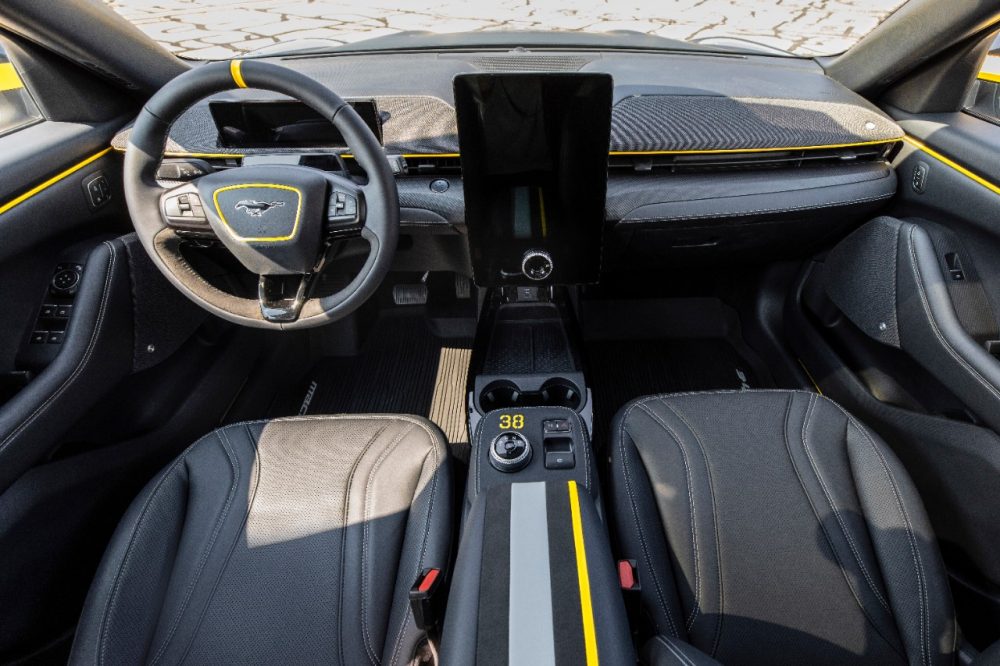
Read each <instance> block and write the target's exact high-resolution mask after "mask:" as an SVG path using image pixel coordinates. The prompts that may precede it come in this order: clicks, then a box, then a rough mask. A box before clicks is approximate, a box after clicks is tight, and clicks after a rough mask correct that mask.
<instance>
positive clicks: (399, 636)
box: [389, 437, 445, 664]
mask: <svg viewBox="0 0 1000 666" xmlns="http://www.w3.org/2000/svg"><path fill="white" fill-rule="evenodd" d="M433 439H434V440H436V442H437V444H440V445H445V443H444V442H442V441H441V440H440V439H439V438H438V437H434V438H433ZM431 453H432V454H434V470H435V471H434V472H432V474H431V490H430V500H429V501H428V503H427V512H426V513H425V514H424V530H423V541H422V543H421V546H420V558H419V560H418V562H417V570H416V572H415V573H414V575H413V578H414V579H416V577H417V576H419V575H420V572H421V571H422V570H423V567H424V557H425V556H426V554H427V541H428V535H429V534H430V524H431V515H432V514H433V512H434V502H435V500H436V499H437V487H438V472H437V470H438V463H439V462H440V460H439V456H438V446H435V445H434V443H433V442H432V444H431ZM418 483H419V480H418ZM414 492H416V490H414ZM411 506H412V500H411ZM407 521H409V517H407ZM406 603H407V604H408V603H409V600H407V602H406ZM409 620H410V614H409V613H407V612H406V610H404V612H403V618H402V620H401V621H400V624H399V629H397V631H396V641H395V643H394V645H393V648H392V656H391V657H390V658H389V659H390V663H392V664H395V663H396V655H397V654H398V653H399V650H400V648H401V647H402V645H403V635H404V634H405V633H406V624H407V622H409Z"/></svg>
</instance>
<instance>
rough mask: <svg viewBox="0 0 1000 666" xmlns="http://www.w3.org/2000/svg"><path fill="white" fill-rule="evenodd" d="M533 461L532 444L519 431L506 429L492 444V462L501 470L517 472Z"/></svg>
mask: <svg viewBox="0 0 1000 666" xmlns="http://www.w3.org/2000/svg"><path fill="white" fill-rule="evenodd" d="M529 462H531V444H529V443H528V440H527V439H526V438H525V436H524V435H522V434H521V433H519V432H515V431H513V430H505V431H504V432H501V433H500V434H499V435H497V436H496V437H494V438H493V442H492V443H491V444H490V464H491V465H493V467H495V468H496V469H498V470H500V471H501V472H517V471H519V470H522V469H524V468H525V466H526V465H527V464H528V463H529Z"/></svg>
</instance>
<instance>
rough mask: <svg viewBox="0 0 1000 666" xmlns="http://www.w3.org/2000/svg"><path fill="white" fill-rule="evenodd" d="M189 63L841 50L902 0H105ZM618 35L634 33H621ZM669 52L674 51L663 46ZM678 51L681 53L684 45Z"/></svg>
mask: <svg viewBox="0 0 1000 666" xmlns="http://www.w3.org/2000/svg"><path fill="white" fill-rule="evenodd" d="M105 1H106V2H108V4H109V5H111V6H112V7H113V8H114V9H115V10H117V11H118V12H119V13H120V14H122V15H123V16H124V17H125V18H127V19H129V20H130V21H132V22H133V23H134V24H135V25H136V26H138V27H139V28H140V29H141V30H142V31H143V32H145V33H146V34H148V35H149V36H150V37H152V38H153V39H155V40H156V41H157V42H159V43H161V44H162V45H163V46H165V47H166V48H167V49H169V50H170V51H172V52H174V53H176V54H177V55H178V56H181V57H184V58H194V59H205V60H215V59H227V58H232V57H234V56H239V55H246V54H249V53H255V52H257V51H260V50H262V49H263V50H265V51H270V52H274V53H278V52H285V51H295V50H322V49H323V48H327V49H329V48H334V47H337V46H342V45H346V44H355V43H358V42H361V41H364V40H368V39H372V38H376V37H383V36H386V35H392V34H397V33H402V32H408V31H421V32H430V33H435V34H446V33H469V32H472V33H475V32H483V31H498V30H530V31H554V32H585V33H605V34H607V33H611V34H617V35H618V36H619V37H620V36H622V35H625V36H627V35H628V34H629V33H641V34H644V35H651V36H655V37H664V38H668V39H671V40H679V41H681V42H687V43H690V44H701V45H702V46H703V47H708V48H719V47H725V48H729V49H733V48H735V49H744V50H751V51H760V52H771V53H775V54H788V55H797V56H817V55H831V54H835V53H841V52H843V51H845V50H847V49H848V48H850V47H851V46H852V45H854V44H855V43H856V42H857V41H858V40H859V39H861V38H862V37H863V36H864V35H866V34H867V33H869V32H871V30H873V29H874V28H875V27H876V26H877V25H878V24H879V23H880V22H881V21H883V20H884V19H885V18H886V17H887V16H889V14H891V13H892V12H893V11H895V10H896V9H897V8H899V7H900V6H901V5H902V4H903V3H904V2H905V0H838V1H837V2H831V1H830V0H659V1H652V2H651V1H648V0H647V1H645V2H640V1H638V0H624V1H622V0H476V1H475V2H455V1H454V0H452V1H445V0H437V1H435V0H242V1H238V2H234V1H233V0H105ZM617 31H629V32H626V33H619V32H617ZM664 46H669V43H668V42H664ZM678 46H683V44H680V45H678Z"/></svg>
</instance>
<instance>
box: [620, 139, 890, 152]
mask: <svg viewBox="0 0 1000 666" xmlns="http://www.w3.org/2000/svg"><path fill="white" fill-rule="evenodd" d="M900 138H901V137H899V138H895V139H879V140H877V141H857V142H854V143H831V144H827V145H823V146H784V147H781V148H709V149H704V150H612V151H611V152H610V153H608V154H609V155H723V154H730V153H780V152H784V151H787V150H825V149H830V148H854V147H857V146H877V145H879V144H887V143H895V142H896V141H899V139H900Z"/></svg>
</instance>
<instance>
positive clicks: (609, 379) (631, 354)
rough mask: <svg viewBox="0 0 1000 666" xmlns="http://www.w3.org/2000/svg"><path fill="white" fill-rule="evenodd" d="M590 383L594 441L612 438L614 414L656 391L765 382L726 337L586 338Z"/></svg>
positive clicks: (600, 442) (749, 385)
mask: <svg viewBox="0 0 1000 666" xmlns="http://www.w3.org/2000/svg"><path fill="white" fill-rule="evenodd" d="M586 356H587V385H588V386H589V387H590V388H591V390H592V392H593V393H592V394H593V396H594V442H595V443H598V445H599V446H601V445H604V444H606V443H608V441H609V440H608V438H607V434H608V428H609V427H610V425H611V420H612V419H613V418H614V416H615V414H616V413H617V412H618V410H619V409H621V408H622V407H623V406H624V405H625V404H626V403H627V402H629V401H630V400H633V399H635V398H640V397H642V396H646V395H655V394H658V393H677V392H683V391H708V390H718V389H740V388H764V387H766V386H768V384H767V382H766V381H764V380H763V379H761V378H760V373H757V372H755V371H754V370H753V364H751V363H750V362H748V361H747V359H746V358H744V356H743V355H742V354H741V353H740V352H739V351H738V350H737V349H736V348H735V347H734V346H733V345H732V344H731V343H730V342H729V341H727V340H725V339H723V338H708V339H695V340H691V339H672V340H593V341H589V342H587V343H586Z"/></svg>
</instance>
